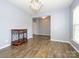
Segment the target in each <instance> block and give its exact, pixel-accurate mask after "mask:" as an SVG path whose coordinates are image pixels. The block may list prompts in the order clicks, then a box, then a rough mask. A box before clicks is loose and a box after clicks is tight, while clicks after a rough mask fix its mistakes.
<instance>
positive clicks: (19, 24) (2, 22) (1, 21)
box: [0, 0, 32, 49]
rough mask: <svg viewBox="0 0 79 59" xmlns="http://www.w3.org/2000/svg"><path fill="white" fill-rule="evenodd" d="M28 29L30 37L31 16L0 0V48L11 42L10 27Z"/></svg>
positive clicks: (29, 36)
mask: <svg viewBox="0 0 79 59" xmlns="http://www.w3.org/2000/svg"><path fill="white" fill-rule="evenodd" d="M14 28H15V29H20V28H22V29H28V38H32V17H31V16H29V15H28V14H27V13H25V12H23V11H21V10H19V9H18V8H16V7H15V6H12V5H10V4H9V3H8V2H6V0H0V49H1V48H4V47H6V46H8V45H10V43H11V29H14Z"/></svg>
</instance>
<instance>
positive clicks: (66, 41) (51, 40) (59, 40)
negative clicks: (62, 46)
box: [51, 39, 70, 43]
mask: <svg viewBox="0 0 79 59" xmlns="http://www.w3.org/2000/svg"><path fill="white" fill-rule="evenodd" d="M51 41H55V42H63V43H70V42H69V41H63V40H54V39H51Z"/></svg>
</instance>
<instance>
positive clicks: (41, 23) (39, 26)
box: [33, 17, 50, 35]
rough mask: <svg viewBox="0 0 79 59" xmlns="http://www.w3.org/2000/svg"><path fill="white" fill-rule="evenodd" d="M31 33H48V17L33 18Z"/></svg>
mask: <svg viewBox="0 0 79 59" xmlns="http://www.w3.org/2000/svg"><path fill="white" fill-rule="evenodd" d="M33 32H34V33H33V34H36V35H50V17H47V18H45V19H42V18H41V17H38V18H35V19H34V20H33Z"/></svg>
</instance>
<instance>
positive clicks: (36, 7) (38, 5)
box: [30, 0, 42, 12]
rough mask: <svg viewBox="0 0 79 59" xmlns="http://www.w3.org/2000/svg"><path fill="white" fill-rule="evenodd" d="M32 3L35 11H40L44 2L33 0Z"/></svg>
mask: <svg viewBox="0 0 79 59" xmlns="http://www.w3.org/2000/svg"><path fill="white" fill-rule="evenodd" d="M30 3H31V4H30V7H31V9H32V10H33V11H35V12H38V11H39V10H40V9H41V7H42V3H41V1H39V0H31V2H30Z"/></svg>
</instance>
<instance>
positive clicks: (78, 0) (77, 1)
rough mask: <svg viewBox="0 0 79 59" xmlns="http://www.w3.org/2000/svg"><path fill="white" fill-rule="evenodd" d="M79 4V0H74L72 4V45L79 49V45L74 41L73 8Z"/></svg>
mask: <svg viewBox="0 0 79 59" xmlns="http://www.w3.org/2000/svg"><path fill="white" fill-rule="evenodd" d="M78 5H79V0H74V2H73V4H72V5H71V7H70V8H71V9H70V11H71V43H72V45H73V46H74V47H75V48H76V49H77V50H78V51H79V45H78V44H77V43H76V42H74V41H73V9H74V8H75V7H77V6H78Z"/></svg>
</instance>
